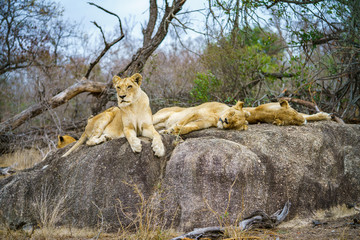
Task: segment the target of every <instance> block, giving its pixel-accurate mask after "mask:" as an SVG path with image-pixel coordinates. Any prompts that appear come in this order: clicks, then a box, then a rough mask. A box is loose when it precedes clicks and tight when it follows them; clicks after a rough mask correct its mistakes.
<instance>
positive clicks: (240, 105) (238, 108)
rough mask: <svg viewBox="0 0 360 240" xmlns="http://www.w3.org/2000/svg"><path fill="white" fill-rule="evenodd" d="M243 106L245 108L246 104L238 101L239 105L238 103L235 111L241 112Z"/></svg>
mask: <svg viewBox="0 0 360 240" xmlns="http://www.w3.org/2000/svg"><path fill="white" fill-rule="evenodd" d="M243 106H244V102H242V101H237V103H236V104H235V106H234V109H236V110H239V111H241V110H242V108H243Z"/></svg>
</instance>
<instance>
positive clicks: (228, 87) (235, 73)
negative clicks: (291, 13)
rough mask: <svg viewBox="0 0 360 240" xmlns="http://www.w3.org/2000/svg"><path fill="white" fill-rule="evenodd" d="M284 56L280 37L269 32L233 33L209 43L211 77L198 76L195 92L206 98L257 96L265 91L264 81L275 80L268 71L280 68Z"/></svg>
mask: <svg viewBox="0 0 360 240" xmlns="http://www.w3.org/2000/svg"><path fill="white" fill-rule="evenodd" d="M282 55H283V53H282V44H281V42H280V40H279V38H278V37H277V36H276V35H275V34H273V33H271V32H269V31H263V30H261V29H260V28H254V29H251V28H244V29H241V30H239V32H237V33H236V34H235V35H234V33H231V34H229V35H228V36H226V37H223V38H220V39H219V40H218V41H216V42H213V43H209V44H208V45H207V47H206V49H205V51H204V53H203V55H202V62H203V64H204V66H205V67H206V69H207V70H208V73H211V80H210V79H209V78H208V77H210V75H209V76H208V77H204V76H202V77H200V76H197V78H196V80H195V81H194V89H196V91H195V92H194V91H193V92H192V94H193V96H195V98H196V99H199V100H202V101H208V100H219V99H220V100H221V101H224V102H233V101H234V100H236V99H241V100H244V99H246V98H248V99H253V98H254V97H255V95H256V94H258V93H259V92H261V91H262V89H259V85H260V84H259V83H260V82H262V81H268V82H271V83H272V82H274V81H275V79H274V78H272V77H270V76H267V74H266V73H271V72H276V71H278V70H279V63H280V61H281V59H282ZM214 79H216V81H215V80H214ZM212 82H213V85H211V86H210V85H209V84H210V83H212ZM218 83H221V84H218ZM195 93H196V95H195ZM209 96H211V97H212V98H209Z"/></svg>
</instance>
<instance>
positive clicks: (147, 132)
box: [142, 124, 165, 157]
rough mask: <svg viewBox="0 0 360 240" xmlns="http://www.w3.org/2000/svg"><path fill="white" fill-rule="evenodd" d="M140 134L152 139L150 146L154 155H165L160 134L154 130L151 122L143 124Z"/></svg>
mask: <svg viewBox="0 0 360 240" xmlns="http://www.w3.org/2000/svg"><path fill="white" fill-rule="evenodd" d="M142 135H143V136H144V137H148V138H151V139H152V144H151V147H152V149H153V151H154V153H155V156H158V157H162V156H164V155H165V147H164V144H163V142H162V140H161V135H160V134H159V133H158V132H157V131H156V130H155V128H154V126H153V125H152V124H143V131H142Z"/></svg>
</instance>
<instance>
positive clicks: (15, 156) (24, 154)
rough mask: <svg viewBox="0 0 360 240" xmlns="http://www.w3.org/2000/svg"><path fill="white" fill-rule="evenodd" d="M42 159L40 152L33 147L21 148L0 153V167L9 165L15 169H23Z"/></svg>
mask: <svg viewBox="0 0 360 240" xmlns="http://www.w3.org/2000/svg"><path fill="white" fill-rule="evenodd" d="M42 159H43V154H42V152H40V151H39V150H37V149H35V148H31V149H21V150H18V151H15V152H13V153H8V154H3V155H1V156H0V167H8V166H11V167H12V168H15V169H17V170H23V169H26V168H30V167H33V166H34V165H35V164H36V163H38V162H41V160H42Z"/></svg>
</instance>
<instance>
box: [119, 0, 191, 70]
mask: <svg viewBox="0 0 360 240" xmlns="http://www.w3.org/2000/svg"><path fill="white" fill-rule="evenodd" d="M154 2H155V1H153V0H150V4H152V7H154V6H155V4H156V3H154ZM185 2H186V0H174V1H173V4H172V6H168V3H167V1H165V12H164V15H163V18H162V20H161V22H160V24H159V27H158V30H157V32H156V33H155V35H154V36H153V37H152V38H151V39H148V40H147V41H145V40H144V45H143V47H142V48H140V49H139V50H138V51H137V52H136V53H135V55H134V56H133V58H132V61H131V62H130V63H129V64H128V65H127V66H126V67H125V68H124V69H123V70H121V71H120V72H119V73H118V74H117V75H119V76H130V75H132V74H133V73H136V72H141V71H142V69H143V67H144V65H145V63H146V60H147V59H148V58H149V57H150V56H151V54H152V53H153V52H154V51H155V50H156V49H157V47H158V46H159V45H160V43H161V42H162V41H163V40H164V38H165V37H166V34H167V32H168V29H169V24H170V22H171V20H172V19H173V18H174V16H175V15H176V14H177V13H178V12H179V11H180V10H181V8H182V6H183V5H184V3H185ZM150 9H151V7H150ZM150 24H153V23H152V22H151V23H150ZM147 29H148V28H147ZM149 29H151V28H149ZM146 37H148V36H146ZM144 38H145V36H144Z"/></svg>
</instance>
